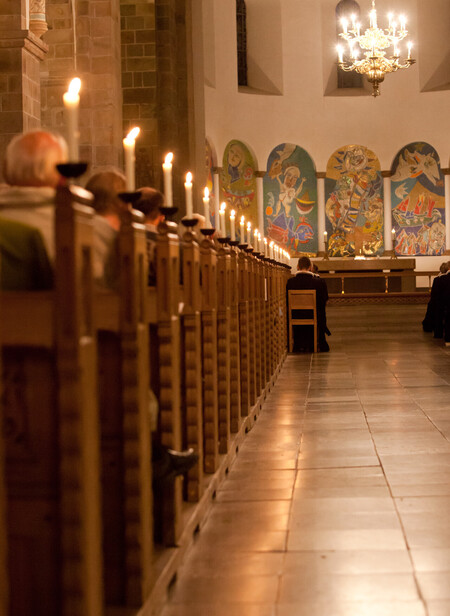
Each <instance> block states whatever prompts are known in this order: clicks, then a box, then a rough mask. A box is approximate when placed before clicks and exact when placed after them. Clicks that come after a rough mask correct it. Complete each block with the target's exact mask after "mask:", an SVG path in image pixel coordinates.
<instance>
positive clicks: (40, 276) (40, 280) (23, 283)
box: [0, 218, 53, 291]
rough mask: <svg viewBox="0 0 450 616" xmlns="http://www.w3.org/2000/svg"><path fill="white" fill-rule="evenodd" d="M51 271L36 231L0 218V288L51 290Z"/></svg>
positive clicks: (42, 241) (41, 241)
mask: <svg viewBox="0 0 450 616" xmlns="http://www.w3.org/2000/svg"><path fill="white" fill-rule="evenodd" d="M52 286H53V271H52V267H51V265H50V261H49V258H48V255H47V251H46V250H45V246H44V240H43V239H42V235H41V233H40V232H39V230H38V229H36V228H35V227H30V226H28V225H24V224H22V223H21V222H15V221H14V220H5V219H2V218H0V288H1V289H4V290H5V291H25V290H29V291H39V290H44V289H51V288H52Z"/></svg>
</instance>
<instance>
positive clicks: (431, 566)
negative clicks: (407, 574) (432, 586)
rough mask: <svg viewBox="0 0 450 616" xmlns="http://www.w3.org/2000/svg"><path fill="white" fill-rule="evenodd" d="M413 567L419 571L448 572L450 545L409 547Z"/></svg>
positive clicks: (449, 566) (449, 567) (449, 570)
mask: <svg viewBox="0 0 450 616" xmlns="http://www.w3.org/2000/svg"><path fill="white" fill-rule="evenodd" d="M411 558H412V561H413V563H414V569H415V570H416V571H420V572H437V571H447V572H450V547H448V548H430V549H415V548H412V549H411Z"/></svg>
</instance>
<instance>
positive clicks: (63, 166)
mask: <svg viewBox="0 0 450 616" xmlns="http://www.w3.org/2000/svg"><path fill="white" fill-rule="evenodd" d="M88 166H89V163H87V162H68V163H60V164H59V165H56V169H57V170H58V173H59V174H60V175H62V176H63V177H64V178H66V179H67V180H72V179H76V178H79V177H80V176H82V175H83V173H86V171H87V168H88Z"/></svg>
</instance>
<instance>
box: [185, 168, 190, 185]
mask: <svg viewBox="0 0 450 616" xmlns="http://www.w3.org/2000/svg"><path fill="white" fill-rule="evenodd" d="M184 185H185V186H189V185H191V186H192V173H191V172H190V171H188V172H187V173H186V182H185V184H184Z"/></svg>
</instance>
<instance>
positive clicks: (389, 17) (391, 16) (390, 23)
mask: <svg viewBox="0 0 450 616" xmlns="http://www.w3.org/2000/svg"><path fill="white" fill-rule="evenodd" d="M393 17H394V15H393V13H388V19H389V30H390V29H391V28H392V19H393Z"/></svg>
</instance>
